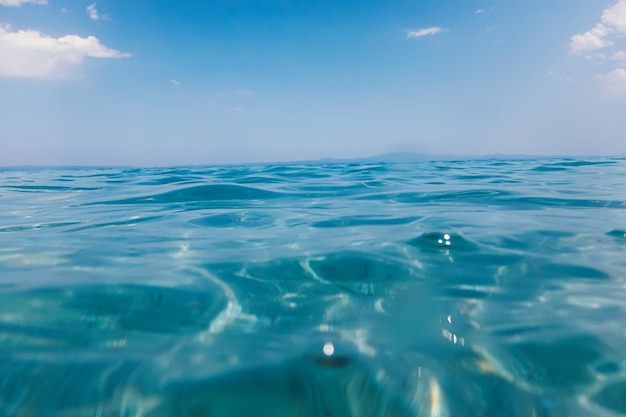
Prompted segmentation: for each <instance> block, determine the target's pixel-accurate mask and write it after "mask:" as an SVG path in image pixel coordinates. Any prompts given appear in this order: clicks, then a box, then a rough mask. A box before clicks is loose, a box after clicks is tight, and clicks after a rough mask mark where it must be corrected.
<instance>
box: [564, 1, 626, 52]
mask: <svg viewBox="0 0 626 417" xmlns="http://www.w3.org/2000/svg"><path fill="white" fill-rule="evenodd" d="M624 33H626V0H618V2H617V3H615V4H614V5H612V6H610V7H607V8H606V9H604V11H603V12H602V16H601V18H600V21H599V22H598V23H597V24H596V25H595V26H594V27H593V28H592V29H590V30H588V31H586V32H583V33H579V34H576V35H574V36H572V37H571V39H570V50H571V52H573V53H575V54H580V53H583V52H589V51H595V50H598V49H603V48H606V47H609V46H612V45H613V44H614V42H613V40H612V38H614V37H615V36H616V35H620V34H622V35H623V34H624Z"/></svg>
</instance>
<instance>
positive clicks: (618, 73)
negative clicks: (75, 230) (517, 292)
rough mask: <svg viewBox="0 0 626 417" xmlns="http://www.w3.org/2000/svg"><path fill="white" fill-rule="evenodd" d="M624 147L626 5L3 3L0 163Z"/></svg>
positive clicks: (324, 0)
mask: <svg viewBox="0 0 626 417" xmlns="http://www.w3.org/2000/svg"><path fill="white" fill-rule="evenodd" d="M386 152H416V153H427V154H455V155H483V154H491V153H502V154H537V155H554V154H558V155H576V156H578V155H585V156H587V155H626V0H550V1H545V0H393V1H389V0H193V1H192V0H179V1H171V0H170V1H165V0H149V1H148V0H132V1H128V0H97V1H95V2H94V1H92V0H88V1H83V0H0V166H14V165H132V166H164V165H169V166H171V165H196V164H216V163H245V162H263V161H287V160H303V159H317V158H322V157H335V158H347V157H365V156H371V155H376V154H381V153H386Z"/></svg>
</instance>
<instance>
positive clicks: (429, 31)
mask: <svg viewBox="0 0 626 417" xmlns="http://www.w3.org/2000/svg"><path fill="white" fill-rule="evenodd" d="M444 30H445V29H443V28H440V27H438V26H433V27H430V28H422V29H417V30H409V31H407V34H406V37H407V38H410V39H413V38H421V37H422V36H429V35H436V34H438V33H441V32H443V31H444Z"/></svg>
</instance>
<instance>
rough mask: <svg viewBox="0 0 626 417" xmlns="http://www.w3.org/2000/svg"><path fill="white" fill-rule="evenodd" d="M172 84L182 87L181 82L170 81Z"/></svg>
mask: <svg viewBox="0 0 626 417" xmlns="http://www.w3.org/2000/svg"><path fill="white" fill-rule="evenodd" d="M170 84H172V85H175V86H177V87H178V86H179V85H180V81H178V80H170Z"/></svg>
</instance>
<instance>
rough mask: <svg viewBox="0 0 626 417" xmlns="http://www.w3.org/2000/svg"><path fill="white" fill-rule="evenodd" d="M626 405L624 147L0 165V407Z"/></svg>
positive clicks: (235, 412)
mask: <svg viewBox="0 0 626 417" xmlns="http://www.w3.org/2000/svg"><path fill="white" fill-rule="evenodd" d="M620 415H626V159H624V158H595V159H536V160H494V161H486V160H480V161H439V162H423V163H414V164H392V163H368V164H364V163H361V164H358V163H354V164H265V165H249V166H213V167H189V168H159V169H119V168H101V169H97V168H88V169H87V168H85V169H77V168H74V169H3V170H0V416H2V417H5V416H7V417H9V416H10V417H15V416H19V417H46V416H64V417H78V416H81V417H82V416H98V417H100V416H102V417H113V416H116V417H120V416H123V417H139V416H145V417H166V416H186V417H252V416H255V417H264V416H311V417H314V416H319V417H348V416H351V417H361V416H371V417H380V416H392V417H400V416H402V417H405V416H407V417H410V416H412V417H421V416H424V417H445V416H450V417H452V416H474V417H483V416H485V417H486V416H494V417H496V416H497V417H501V416H620Z"/></svg>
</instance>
